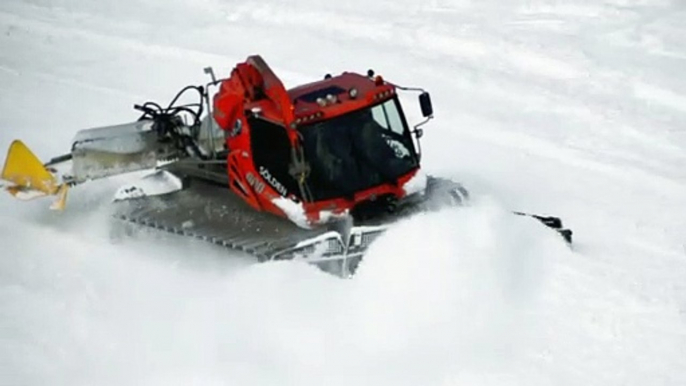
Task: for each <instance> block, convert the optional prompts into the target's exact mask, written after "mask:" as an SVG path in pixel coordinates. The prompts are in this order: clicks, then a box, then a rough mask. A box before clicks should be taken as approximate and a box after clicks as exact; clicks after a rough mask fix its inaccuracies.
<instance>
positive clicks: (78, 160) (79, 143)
mask: <svg viewBox="0 0 686 386" xmlns="http://www.w3.org/2000/svg"><path fill="white" fill-rule="evenodd" d="M183 156H184V154H182V153H179V152H178V151H177V146H176V144H175V143H174V142H172V141H160V140H159V137H158V133H157V132H155V130H153V128H152V121H151V120H140V121H136V122H131V123H127V124H123V125H114V126H106V127H99V128H94V129H87V130H81V131H79V132H78V133H77V134H76V136H75V138H74V140H73V142H72V145H71V151H70V152H69V153H67V154H65V155H63V156H60V157H57V158H53V159H51V160H50V162H48V163H47V164H44V163H42V162H41V161H40V160H39V159H38V157H36V155H35V154H33V152H31V150H29V148H28V147H27V146H26V145H25V144H24V143H23V142H21V141H19V140H16V141H14V142H12V144H11V145H10V148H9V150H8V152H7V159H6V160H5V166H4V167H3V169H2V175H1V176H0V178H1V179H2V180H4V181H7V182H8V184H7V186H6V187H5V189H6V190H7V191H8V192H9V193H10V194H12V195H13V196H14V197H16V198H18V199H22V200H30V199H34V198H39V197H45V196H56V197H57V199H56V201H55V202H54V203H53V205H52V206H51V208H52V209H58V210H60V209H64V208H65V204H66V199H67V192H68V190H69V187H70V186H74V185H76V184H80V183H83V182H86V181H91V180H96V179H102V178H107V177H112V176H117V175H121V174H125V173H129V172H135V171H140V170H153V169H155V168H156V167H157V166H159V164H160V162H163V161H164V162H168V161H169V160H175V159H180V158H182V157H183ZM58 170H59V171H58Z"/></svg>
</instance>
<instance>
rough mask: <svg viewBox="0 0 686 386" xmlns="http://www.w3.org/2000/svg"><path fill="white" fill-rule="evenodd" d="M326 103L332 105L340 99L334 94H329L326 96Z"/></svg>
mask: <svg viewBox="0 0 686 386" xmlns="http://www.w3.org/2000/svg"><path fill="white" fill-rule="evenodd" d="M326 101H327V102H329V103H330V104H333V103H336V102H338V98H336V96H335V95H333V94H328V95H327V96H326Z"/></svg>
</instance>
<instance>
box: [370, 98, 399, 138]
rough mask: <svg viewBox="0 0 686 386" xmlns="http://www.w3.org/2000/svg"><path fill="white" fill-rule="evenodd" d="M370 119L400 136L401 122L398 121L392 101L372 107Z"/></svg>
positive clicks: (396, 110) (396, 111) (397, 114)
mask: <svg viewBox="0 0 686 386" xmlns="http://www.w3.org/2000/svg"><path fill="white" fill-rule="evenodd" d="M372 117H373V118H374V120H375V121H376V123H378V124H379V125H381V127H383V128H384V129H386V130H389V129H390V130H392V131H393V132H395V133H397V134H400V135H402V134H403V122H402V121H401V120H400V114H399V113H398V108H397V107H396V106H395V102H394V101H393V100H389V101H386V102H384V103H383V104H380V105H378V106H374V107H372Z"/></svg>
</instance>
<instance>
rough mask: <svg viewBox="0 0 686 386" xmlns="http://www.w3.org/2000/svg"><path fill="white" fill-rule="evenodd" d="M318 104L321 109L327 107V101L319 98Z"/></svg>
mask: <svg viewBox="0 0 686 386" xmlns="http://www.w3.org/2000/svg"><path fill="white" fill-rule="evenodd" d="M317 104H318V105H320V106H321V107H324V106H326V99H324V98H321V97H320V98H317Z"/></svg>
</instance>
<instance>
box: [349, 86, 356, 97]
mask: <svg viewBox="0 0 686 386" xmlns="http://www.w3.org/2000/svg"><path fill="white" fill-rule="evenodd" d="M348 95H350V99H355V98H357V89H356V88H354V87H353V88H351V89H350V91H348Z"/></svg>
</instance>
